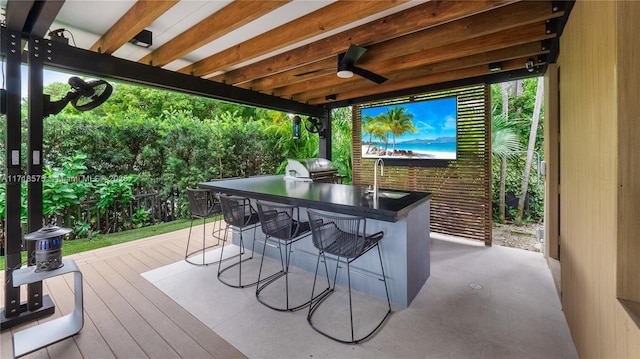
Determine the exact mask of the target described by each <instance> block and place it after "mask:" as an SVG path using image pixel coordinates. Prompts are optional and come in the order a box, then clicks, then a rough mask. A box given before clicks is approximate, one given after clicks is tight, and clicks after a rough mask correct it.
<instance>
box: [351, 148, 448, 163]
mask: <svg viewBox="0 0 640 359" xmlns="http://www.w3.org/2000/svg"><path fill="white" fill-rule="evenodd" d="M368 147H369V146H368V145H363V146H362V157H364V158H396V159H434V160H451V159H453V158H455V157H456V154H455V152H437V151H412V155H408V154H400V153H395V154H394V153H391V149H389V150H387V152H386V153H385V154H384V155H379V154H378V153H375V152H371V153H366V152H367V148H368Z"/></svg>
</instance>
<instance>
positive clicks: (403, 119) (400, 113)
mask: <svg viewBox="0 0 640 359" xmlns="http://www.w3.org/2000/svg"><path fill="white" fill-rule="evenodd" d="M406 111H407V109H406V108H404V107H400V106H395V107H394V108H392V109H388V110H387V113H386V114H385V115H384V121H385V123H386V124H387V127H388V128H389V132H391V134H392V135H393V152H395V151H396V137H398V136H402V135H403V134H405V133H416V132H418V129H417V128H416V126H415V125H414V124H413V114H410V113H407V112H406Z"/></svg>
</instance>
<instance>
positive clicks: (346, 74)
mask: <svg viewBox="0 0 640 359" xmlns="http://www.w3.org/2000/svg"><path fill="white" fill-rule="evenodd" d="M338 77H339V78H341V79H348V78H350V77H353V72H351V71H349V70H340V71H338Z"/></svg>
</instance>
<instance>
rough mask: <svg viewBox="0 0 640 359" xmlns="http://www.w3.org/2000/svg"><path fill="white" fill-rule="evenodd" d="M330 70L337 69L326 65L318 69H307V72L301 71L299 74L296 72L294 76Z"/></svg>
mask: <svg viewBox="0 0 640 359" xmlns="http://www.w3.org/2000/svg"><path fill="white" fill-rule="evenodd" d="M329 70H331V71H335V70H336V68H335V67H325V68H324V69H316V70H311V71H307V72H302V73H299V74H295V75H293V76H296V77H299V76H306V75H311V74H315V73H318V72H325V71H329Z"/></svg>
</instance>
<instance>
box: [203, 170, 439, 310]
mask: <svg viewBox="0 0 640 359" xmlns="http://www.w3.org/2000/svg"><path fill="white" fill-rule="evenodd" d="M200 187H202V188H207V189H210V190H212V191H214V192H220V193H226V194H231V195H237V196H243V197H248V198H251V199H254V200H255V199H259V200H265V201H271V202H276V203H286V204H291V205H296V206H299V207H300V217H301V219H303V220H306V218H307V213H306V210H305V209H306V208H311V209H316V210H321V211H326V212H329V213H336V214H346V215H353V216H362V217H365V218H367V232H368V233H373V232H377V231H380V230H382V231H384V238H383V239H382V241H381V242H380V250H381V252H382V261H383V264H384V270H385V275H386V277H387V284H388V286H389V296H390V299H391V303H392V304H394V305H395V306H399V307H403V308H404V307H408V306H409V304H410V303H411V301H412V300H413V298H415V296H416V295H417V294H418V292H419V291H420V289H421V288H422V286H423V285H424V283H425V282H426V281H427V278H429V274H430V258H429V242H430V238H429V215H430V213H429V206H430V198H431V194H430V193H426V192H412V191H396V190H385V189H381V190H380V193H381V197H380V198H379V199H378V200H377V201H376V200H374V199H373V196H372V195H371V194H370V193H368V191H367V187H364V186H352V185H343V184H332V183H319V182H304V181H296V180H292V179H285V178H284V176H282V175H279V176H278V175H276V176H259V177H251V178H238V179H229V180H217V181H212V182H204V183H200ZM236 241H237V239H235V238H234V242H236ZM295 250H296V251H298V252H302V253H307V254H309V255H307V256H297V255H294V256H293V257H294V258H293V259H292V264H293V265H295V266H297V267H300V268H302V269H304V270H307V271H310V272H313V271H315V264H316V260H315V257H316V256H317V253H318V251H317V249H315V247H313V243H312V241H311V237H310V236H309V238H308V239H303V240H301V241H298V242H297V246H296V247H295ZM267 255H268V256H270V257H274V258H276V257H275V256H276V255H277V252H276V251H272V252H271V253H268V254H267ZM278 258H279V257H278ZM355 264H357V266H356V265H355ZM379 267H380V264H379V261H378V259H377V253H375V251H373V252H370V253H367V254H366V255H365V256H364V257H363V258H361V259H359V260H358V261H357V262H355V263H354V266H352V268H357V270H359V271H360V272H361V274H363V275H362V276H359V275H356V276H352V283H351V284H352V287H353V288H354V289H356V290H360V291H363V292H366V293H368V294H370V295H374V296H377V297H379V298H384V297H385V294H384V288H383V287H382V286H381V285H380V283H379V282H377V281H375V280H372V278H371V276H370V275H369V274H370V273H372V272H373V273H379V271H380V268H379ZM334 268H335V267H334ZM369 268H370V269H369ZM330 270H331V269H330ZM342 277H346V276H342ZM360 277H362V278H360ZM367 277H368V278H367ZM376 282H377V283H376Z"/></svg>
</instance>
